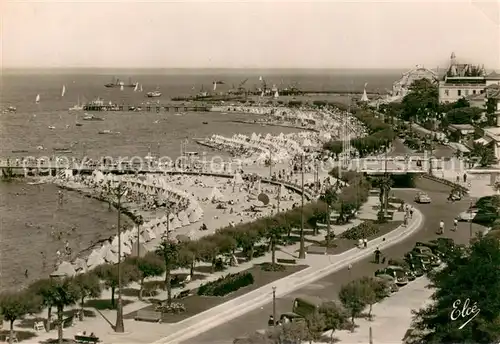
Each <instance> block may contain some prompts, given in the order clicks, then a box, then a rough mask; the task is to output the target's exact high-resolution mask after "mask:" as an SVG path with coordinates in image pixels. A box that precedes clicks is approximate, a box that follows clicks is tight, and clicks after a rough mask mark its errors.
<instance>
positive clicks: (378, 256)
mask: <svg viewBox="0 0 500 344" xmlns="http://www.w3.org/2000/svg"><path fill="white" fill-rule="evenodd" d="M374 253H375V264H380V255H381V254H382V252H380V250H379V249H378V247H377V249H376V250H375V252H374Z"/></svg>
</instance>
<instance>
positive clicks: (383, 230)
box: [327, 221, 402, 254]
mask: <svg viewBox="0 0 500 344" xmlns="http://www.w3.org/2000/svg"><path fill="white" fill-rule="evenodd" d="M401 224H402V221H390V222H386V223H381V224H378V226H379V231H378V233H376V234H374V235H372V236H370V237H368V238H366V239H367V240H368V241H370V240H372V239H375V238H378V237H381V236H384V235H386V234H387V233H389V232H392V231H393V230H394V229H396V228H397V227H399V226H400V225H401ZM357 244H358V241H357V240H349V239H344V238H340V237H337V238H335V239H334V240H333V241H331V244H330V247H328V249H327V252H328V254H341V253H343V252H345V251H348V250H350V249H351V248H354V247H356V245H357Z"/></svg>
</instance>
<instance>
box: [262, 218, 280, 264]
mask: <svg viewBox="0 0 500 344" xmlns="http://www.w3.org/2000/svg"><path fill="white" fill-rule="evenodd" d="M283 233H285V229H284V228H283V227H281V226H278V225H273V226H271V227H268V229H267V231H266V238H267V239H269V246H270V247H271V264H272V265H273V266H275V265H276V245H277V243H278V241H279V240H280V239H281V237H282V235H283Z"/></svg>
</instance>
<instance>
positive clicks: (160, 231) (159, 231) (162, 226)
mask: <svg viewBox="0 0 500 344" xmlns="http://www.w3.org/2000/svg"><path fill="white" fill-rule="evenodd" d="M165 233H167V226H165V224H164V223H160V224H159V225H158V226H156V231H155V234H156V236H162V235H163V234H165Z"/></svg>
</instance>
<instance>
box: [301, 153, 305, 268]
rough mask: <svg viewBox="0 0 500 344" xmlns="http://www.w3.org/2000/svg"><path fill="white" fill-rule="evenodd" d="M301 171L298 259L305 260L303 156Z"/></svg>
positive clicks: (302, 156) (302, 158)
mask: <svg viewBox="0 0 500 344" xmlns="http://www.w3.org/2000/svg"><path fill="white" fill-rule="evenodd" d="M300 171H301V175H302V178H301V206H300V249H299V259H305V258H306V251H305V243H304V154H302V155H301V158H300Z"/></svg>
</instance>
